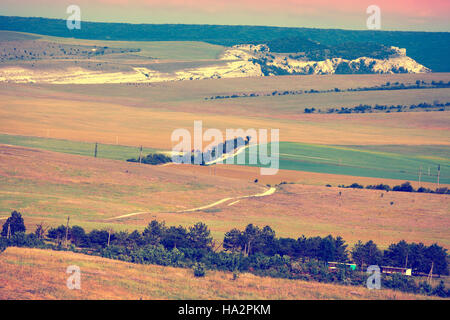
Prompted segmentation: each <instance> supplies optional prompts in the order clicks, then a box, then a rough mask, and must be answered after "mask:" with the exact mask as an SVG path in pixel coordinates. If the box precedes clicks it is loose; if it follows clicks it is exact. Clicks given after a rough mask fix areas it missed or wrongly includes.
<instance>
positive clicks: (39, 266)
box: [0, 247, 427, 300]
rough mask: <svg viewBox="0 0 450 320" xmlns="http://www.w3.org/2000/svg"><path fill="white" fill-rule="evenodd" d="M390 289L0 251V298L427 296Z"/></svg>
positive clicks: (40, 252)
mask: <svg viewBox="0 0 450 320" xmlns="http://www.w3.org/2000/svg"><path fill="white" fill-rule="evenodd" d="M70 265H77V266H79V267H80V269H81V289H80V290H69V289H68V288H67V286H66V281H67V278H68V277H69V275H68V274H67V273H66V268H67V267H68V266H70ZM426 298H427V297H424V296H418V295H412V294H407V293H402V292H396V291H392V290H368V289H366V288H364V287H351V286H348V287H347V286H341V285H331V284H322V283H318V282H306V281H300V280H286V279H274V278H269V277H258V276H254V275H251V274H241V275H240V276H239V278H238V279H237V280H232V274H230V273H225V272H218V271H209V272H207V275H206V277H204V278H195V277H194V275H193V272H192V271H191V270H188V269H181V268H173V267H162V266H155V265H137V264H132V263H126V262H121V261H116V260H109V259H104V258H99V257H93V256H87V255H82V254H76V253H72V252H61V251H59V252H58V251H49V250H40V249H25V248H13V247H10V248H7V249H6V251H4V252H3V253H1V254H0V299H1V300H5V299H33V300H36V299H198V300H205V299H426Z"/></svg>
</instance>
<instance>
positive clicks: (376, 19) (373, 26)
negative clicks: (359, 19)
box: [366, 4, 381, 30]
mask: <svg viewBox="0 0 450 320" xmlns="http://www.w3.org/2000/svg"><path fill="white" fill-rule="evenodd" d="M366 13H367V14H370V16H369V17H367V20H366V25H367V29H369V30H380V29H381V9H380V7H379V6H377V5H374V4H373V5H371V6H368V7H367V9H366Z"/></svg>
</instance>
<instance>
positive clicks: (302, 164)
mask: <svg viewBox="0 0 450 320" xmlns="http://www.w3.org/2000/svg"><path fill="white" fill-rule="evenodd" d="M0 143H3V144H10V145H16V146H23V147H31V148H38V149H43V150H48V151H54V152H62V153H68V154H74V155H82V156H94V148H95V144H94V143H87V142H76V141H69V140H62V139H50V138H38V137H25V136H15V135H5V134H0ZM268 150H269V151H270V147H269V148H268ZM155 151H156V150H155V149H151V148H143V154H144V155H145V154H148V153H152V152H155ZM138 156H139V149H138V147H132V146H121V145H110V144H98V149H97V157H99V158H105V159H113V160H127V159H129V158H137V157H138ZM248 159H249V151H248V150H247V153H246V161H247V162H248ZM235 161H236V160H235ZM247 165H251V164H249V163H247ZM438 165H440V166H441V174H440V183H442V184H450V147H449V146H431V145H430V146H406V145H401V146H395V145H381V146H332V145H318V144H304V143H296V142H280V169H287V170H298V171H307V172H318V173H332V174H343V175H350V176H360V177H374V178H386V179H399V180H409V181H418V180H419V170H420V167H422V175H421V181H424V182H436V180H437V167H438ZM257 166H261V164H259V163H258V164H257ZM428 168H430V175H428Z"/></svg>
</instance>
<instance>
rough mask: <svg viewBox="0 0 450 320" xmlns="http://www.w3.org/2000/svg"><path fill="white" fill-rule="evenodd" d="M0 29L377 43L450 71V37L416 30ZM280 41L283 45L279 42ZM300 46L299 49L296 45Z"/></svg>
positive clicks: (34, 22)
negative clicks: (405, 51) (404, 49)
mask: <svg viewBox="0 0 450 320" xmlns="http://www.w3.org/2000/svg"><path fill="white" fill-rule="evenodd" d="M0 30H9V31H20V32H29V33H36V34H42V35H49V36H58V37H73V38H79V39H95V40H122V41H204V42H208V43H212V44H220V45H224V46H232V45H236V44H244V43H253V44H259V43H270V42H274V40H282V39H295V38H298V39H310V40H313V41H314V42H315V43H317V44H322V45H326V46H336V45H339V44H342V43H346V42H353V43H368V42H372V43H376V44H381V45H385V46H397V47H400V48H406V50H407V54H408V56H409V57H411V58H413V59H414V60H416V61H417V62H419V63H420V64H423V65H425V66H427V67H429V68H430V69H432V70H433V71H434V72H450V59H448V57H449V56H450V33H449V32H416V31H372V30H358V31H352V30H340V29H313V28H288V27H266V26H225V25H186V24H128V23H104V22H84V21H83V22H82V28H81V30H69V29H67V27H66V20H63V19H48V18H28V17H8V16H0ZM278 42H279V41H278ZM293 45H294V47H295V44H293Z"/></svg>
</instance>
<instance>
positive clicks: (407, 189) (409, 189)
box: [392, 181, 414, 192]
mask: <svg viewBox="0 0 450 320" xmlns="http://www.w3.org/2000/svg"><path fill="white" fill-rule="evenodd" d="M392 190H393V191H403V192H414V188H413V187H412V185H411V183H409V182H408V181H407V182H405V183H402V184H401V185H400V186H395V187H394V188H393V189H392Z"/></svg>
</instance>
